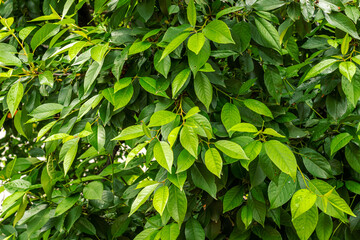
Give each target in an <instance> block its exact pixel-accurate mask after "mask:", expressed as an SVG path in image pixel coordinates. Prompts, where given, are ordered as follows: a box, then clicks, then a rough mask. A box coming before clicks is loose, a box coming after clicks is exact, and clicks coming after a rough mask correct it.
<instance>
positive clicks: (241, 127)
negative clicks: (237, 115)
mask: <svg viewBox="0 0 360 240" xmlns="http://www.w3.org/2000/svg"><path fill="white" fill-rule="evenodd" d="M229 131H230V132H247V133H256V132H258V130H257V128H256V127H255V126H254V125H252V124H251V123H238V124H235V125H234V126H232V127H231V128H230V129H229Z"/></svg>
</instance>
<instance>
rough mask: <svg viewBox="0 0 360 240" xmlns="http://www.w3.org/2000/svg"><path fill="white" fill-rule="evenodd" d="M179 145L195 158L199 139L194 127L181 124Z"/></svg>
mask: <svg viewBox="0 0 360 240" xmlns="http://www.w3.org/2000/svg"><path fill="white" fill-rule="evenodd" d="M180 143H181V145H182V146H183V147H184V148H185V149H186V150H187V151H188V152H189V153H190V154H191V155H192V156H194V157H195V158H196V159H197V155H198V145H199V140H198V137H197V135H196V133H195V130H194V128H192V127H190V126H186V125H185V126H183V128H182V129H181V131H180Z"/></svg>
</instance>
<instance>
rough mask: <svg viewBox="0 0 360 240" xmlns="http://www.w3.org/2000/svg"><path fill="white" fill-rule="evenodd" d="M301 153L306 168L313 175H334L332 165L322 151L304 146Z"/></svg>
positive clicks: (325, 176) (324, 176)
mask: <svg viewBox="0 0 360 240" xmlns="http://www.w3.org/2000/svg"><path fill="white" fill-rule="evenodd" d="M300 153H301V157H302V158H303V161H304V165H305V167H306V169H307V170H308V171H309V172H310V173H311V174H312V175H314V176H316V177H319V178H325V179H327V178H331V177H332V170H331V165H330V163H329V162H328V160H326V158H325V157H323V156H322V155H321V154H320V153H318V152H317V151H315V150H313V149H310V148H302V149H300Z"/></svg>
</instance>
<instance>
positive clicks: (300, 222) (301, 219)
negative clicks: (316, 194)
mask: <svg viewBox="0 0 360 240" xmlns="http://www.w3.org/2000/svg"><path fill="white" fill-rule="evenodd" d="M317 222H318V210H317V207H316V206H315V205H314V206H313V207H312V208H310V210H308V211H307V212H305V213H303V214H302V215H300V216H298V217H297V218H295V219H293V220H292V223H293V225H294V227H295V230H296V233H297V235H298V237H299V238H300V240H307V239H308V238H309V237H310V236H311V234H312V233H313V232H314V230H315V227H316V224H317Z"/></svg>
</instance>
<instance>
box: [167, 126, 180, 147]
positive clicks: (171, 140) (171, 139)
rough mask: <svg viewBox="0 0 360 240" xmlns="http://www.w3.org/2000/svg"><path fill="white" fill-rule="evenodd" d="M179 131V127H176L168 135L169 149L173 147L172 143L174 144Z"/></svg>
mask: <svg viewBox="0 0 360 240" xmlns="http://www.w3.org/2000/svg"><path fill="white" fill-rule="evenodd" d="M180 129H181V126H179V127H176V128H174V129H173V130H171V132H170V133H169V135H168V142H169V144H170V147H171V148H172V147H173V146H174V143H175V142H176V139H177V137H178V135H179V132H180Z"/></svg>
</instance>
